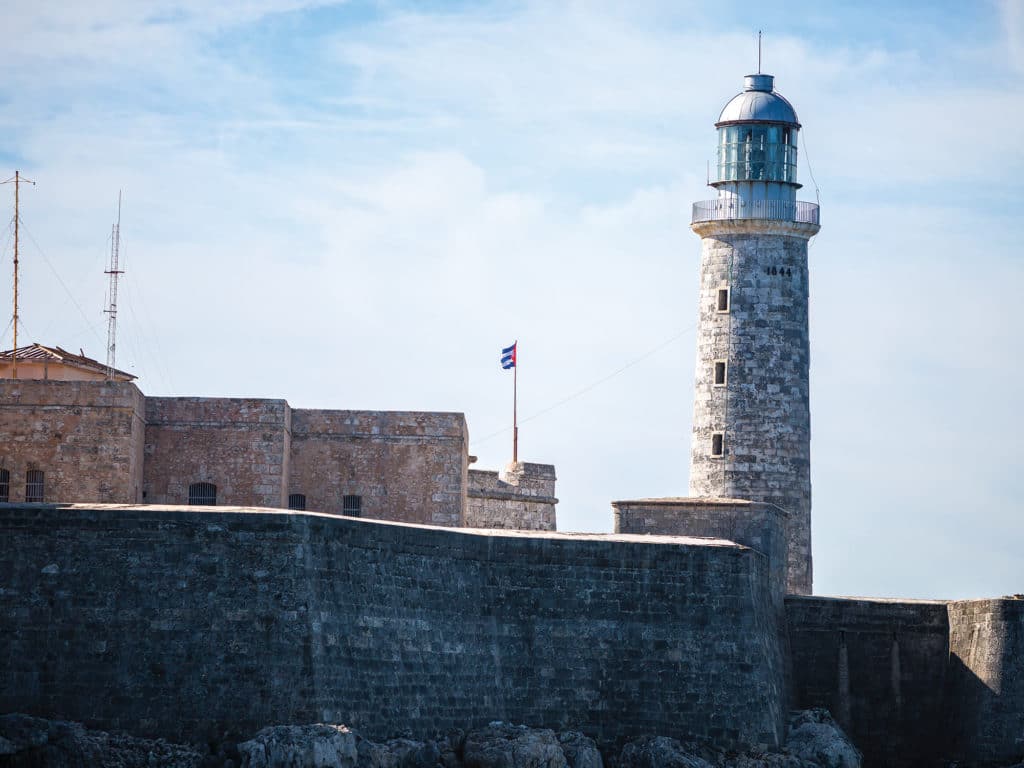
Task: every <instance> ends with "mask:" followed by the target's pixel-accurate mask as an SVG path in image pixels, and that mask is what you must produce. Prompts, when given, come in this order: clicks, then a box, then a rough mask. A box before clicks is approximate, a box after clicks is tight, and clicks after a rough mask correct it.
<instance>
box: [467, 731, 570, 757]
mask: <svg viewBox="0 0 1024 768" xmlns="http://www.w3.org/2000/svg"><path fill="white" fill-rule="evenodd" d="M463 762H464V764H465V767H466V768H567V766H568V763H567V761H566V759H565V753H564V752H562V745H561V744H560V743H559V741H558V737H557V736H555V732H554V731H551V730H548V729H547V728H527V727H526V726H523V725H509V724H508V723H500V722H495V723H491V724H490V725H489V726H488V727H487V728H482V729H481V730H478V731H471V732H470V733H469V735H468V736H466V745H465V748H464V752H463Z"/></svg>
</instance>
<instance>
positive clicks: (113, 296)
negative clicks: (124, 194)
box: [103, 190, 124, 380]
mask: <svg viewBox="0 0 1024 768" xmlns="http://www.w3.org/2000/svg"><path fill="white" fill-rule="evenodd" d="M120 251H121V191H120V190H118V192H117V222H115V224H114V226H113V228H112V229H111V231H110V269H108V270H106V272H104V274H106V275H110V307H109V308H108V309H105V310H103V311H104V312H106V313H107V318H108V319H107V379H108V380H109V379H113V378H114V358H115V357H116V353H117V278H118V276H119V275H123V274H124V270H123V269H121V268H120V263H119V261H120V257H121V254H120Z"/></svg>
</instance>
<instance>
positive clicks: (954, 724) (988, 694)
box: [946, 596, 1024, 764]
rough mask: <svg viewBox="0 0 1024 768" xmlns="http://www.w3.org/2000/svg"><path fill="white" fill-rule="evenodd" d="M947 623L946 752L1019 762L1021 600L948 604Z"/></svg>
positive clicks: (1022, 734)
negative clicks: (947, 750) (948, 651)
mask: <svg viewBox="0 0 1024 768" xmlns="http://www.w3.org/2000/svg"><path fill="white" fill-rule="evenodd" d="M949 623H950V649H949V650H950V655H949V672H948V676H947V697H946V698H947V701H949V702H950V704H951V706H950V708H949V712H948V715H949V718H948V722H947V733H948V734H949V740H950V748H951V749H950V755H951V756H952V757H954V758H957V759H959V760H970V761H977V762H999V763H1002V764H1009V763H1015V762H1018V761H1022V762H1024V599H1020V596H1018V597H1017V598H1016V599H1002V600H963V601H957V602H954V603H950V604H949Z"/></svg>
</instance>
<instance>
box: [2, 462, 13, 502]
mask: <svg viewBox="0 0 1024 768" xmlns="http://www.w3.org/2000/svg"><path fill="white" fill-rule="evenodd" d="M10 500H11V473H10V472H9V471H8V470H6V469H0V502H5V501H10Z"/></svg>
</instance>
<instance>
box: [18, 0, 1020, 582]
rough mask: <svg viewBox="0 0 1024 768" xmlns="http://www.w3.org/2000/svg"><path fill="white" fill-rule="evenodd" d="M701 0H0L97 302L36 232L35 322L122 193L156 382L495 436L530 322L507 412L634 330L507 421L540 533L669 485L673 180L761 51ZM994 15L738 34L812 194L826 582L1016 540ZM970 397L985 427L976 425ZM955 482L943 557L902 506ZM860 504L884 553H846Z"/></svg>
mask: <svg viewBox="0 0 1024 768" xmlns="http://www.w3.org/2000/svg"><path fill="white" fill-rule="evenodd" d="M705 5H706V4H703V3H689V4H677V3H650V4H644V5H643V6H642V7H639V8H629V9H626V8H625V7H624V6H621V5H620V4H612V3H608V4H600V3H598V4H592V3H588V4H585V5H584V4H578V3H570V4H562V5H553V4H550V3H525V4H518V3H516V4H504V3H497V4H483V5H479V4H476V5H468V6H464V7H461V8H457V9H455V10H451V9H449V10H423V9H422V7H419V6H416V7H412V6H406V5H403V4H398V5H391V4H385V5H374V4H365V3H352V4H348V5H340V6H326V5H320V4H315V3H299V2H288V1H286V0H282V1H281V2H270V1H269V0H268V1H267V2H262V3H250V2H245V3H243V2H238V3H229V4H209V3H199V2H195V3H191V2H189V3H185V2H175V3H171V2H161V3H157V2H153V3H137V4H122V3H113V2H108V3H89V4H85V5H83V4H78V5H72V6H68V5H67V4H54V3H49V4H46V3H44V4H42V5H39V4H36V5H34V6H32V7H29V6H26V5H24V4H23V5H22V6H21V7H19V8H17V9H14V11H13V12H12V13H11V14H10V15H9V16H10V18H9V20H8V30H9V38H10V39H13V40H15V41H17V42H16V45H17V49H16V50H15V51H13V52H12V54H13V55H11V56H7V57H5V59H4V61H3V63H0V101H2V102H3V103H4V110H3V111H2V115H0V130H2V131H3V132H4V135H5V136H7V137H8V141H7V143H6V147H5V151H6V153H7V154H6V157H7V158H9V159H8V160H7V162H10V163H17V164H18V165H19V166H20V167H21V168H22V169H23V170H25V171H30V172H31V173H32V174H33V178H36V179H37V181H39V185H38V186H37V187H35V188H33V189H32V190H31V192H30V193H28V194H27V195H26V198H25V200H24V204H25V208H24V211H23V216H24V218H25V221H26V225H27V227H28V229H29V231H31V232H32V234H33V235H34V236H35V237H36V239H37V240H38V241H39V244H40V246H41V247H42V248H43V249H44V250H45V252H46V255H47V258H49V259H50V260H51V261H52V262H53V263H54V265H55V267H56V268H57V269H58V270H60V272H61V274H62V275H63V279H64V282H65V283H66V284H67V285H68V286H69V287H70V289H71V290H72V291H73V293H74V294H75V301H77V302H78V303H79V304H81V305H82V306H83V307H85V308H86V309H87V311H89V312H93V311H94V312H95V326H94V327H93V328H90V327H89V326H88V324H87V323H83V320H82V318H81V316H80V315H79V313H78V312H77V311H76V310H74V309H73V306H72V304H71V303H69V300H68V297H67V296H66V294H65V293H64V291H63V289H61V288H60V287H59V286H57V285H55V284H54V281H53V280H52V277H51V276H50V275H49V273H48V268H46V266H45V264H44V262H43V259H42V257H41V255H39V254H33V252H32V247H31V246H29V250H28V252H27V254H26V257H25V258H24V260H23V263H22V264H23V280H24V287H25V294H24V297H25V301H24V317H25V323H26V326H27V327H28V328H30V329H31V331H32V332H33V333H42V331H43V329H45V330H46V333H47V334H49V337H48V338H46V339H42V338H41V339H39V340H40V341H52V342H54V343H61V344H64V345H65V346H70V347H77V346H79V345H83V346H85V347H86V351H87V352H89V353H92V354H96V355H98V356H100V357H102V349H101V348H97V345H98V344H101V342H97V341H96V339H97V335H99V336H102V332H100V333H99V334H97V332H96V331H97V330H98V329H100V326H101V324H102V321H103V316H102V314H101V311H100V310H101V308H102V297H103V293H104V278H103V275H102V267H103V261H104V258H105V248H106V242H105V237H106V234H107V232H109V224H110V221H111V218H112V216H113V208H114V204H115V201H116V195H117V189H118V188H121V187H124V188H125V189H126V191H127V206H126V216H125V233H126V246H127V250H128V269H129V271H128V275H127V276H126V288H125V291H126V296H127V297H128V298H130V300H131V302H130V305H128V304H127V302H126V309H125V313H124V315H123V316H124V321H123V322H122V324H121V328H122V334H123V339H122V345H121V349H122V355H123V356H124V359H123V363H124V364H125V365H127V366H129V367H133V368H134V369H135V370H137V371H138V372H140V373H141V374H142V376H143V378H142V386H143V388H144V389H145V390H147V391H149V392H151V393H154V394H159V393H168V392H173V393H179V394H210V395H214V394H218V395H230V394H256V395H265V396H276V397H279V396H284V397H287V398H288V399H289V400H290V401H292V402H293V403H294V404H295V405H299V406H312V405H317V406H325V407H379V408H443V409H456V410H464V411H466V412H467V414H468V416H469V419H470V426H471V431H472V436H473V441H474V447H473V449H474V452H477V453H478V454H479V455H480V456H481V460H482V463H484V464H487V465H491V466H495V465H499V464H501V463H502V462H503V461H504V459H505V458H506V455H507V452H508V451H507V450H506V445H505V440H504V436H503V435H499V436H497V437H495V438H493V439H491V440H488V441H485V442H479V444H477V442H478V441H481V439H482V438H484V437H486V436H487V435H490V434H492V433H494V432H496V431H498V430H500V429H501V428H502V427H503V426H505V422H506V421H507V418H506V416H507V413H506V411H507V399H508V398H507V397H506V395H507V394H508V393H507V392H506V391H505V390H506V389H507V387H506V385H507V383H508V382H507V377H506V378H503V374H502V372H501V371H500V370H499V369H497V367H496V366H495V365H494V355H495V353H496V350H497V349H498V348H499V346H500V345H501V344H504V343H507V342H508V341H510V340H511V339H512V338H519V339H520V341H521V343H522V350H523V359H524V364H523V369H522V370H521V371H520V374H521V376H520V387H521V394H522V395H523V412H524V413H525V414H527V415H529V414H531V413H535V412H538V411H543V410H545V409H546V408H547V406H549V405H551V404H553V403H557V402H560V401H561V400H563V399H565V398H567V396H569V395H571V394H573V393H575V392H578V391H580V390H581V389H583V388H585V387H586V386H587V385H588V384H590V383H592V382H595V381H599V380H601V379H603V378H604V377H606V376H607V374H608V373H609V372H611V371H614V370H616V369H618V368H620V367H621V366H622V365H623V364H624V363H625V362H627V361H630V360H634V359H636V358H637V357H639V356H642V355H643V354H644V353H645V352H647V351H650V350H655V349H659V348H660V351H658V352H657V353H655V354H653V355H651V356H650V357H647V358H645V359H644V361H643V362H642V363H641V364H638V365H636V366H634V367H631V368H629V369H628V370H627V371H626V372H624V373H623V374H621V375H620V376H617V377H614V378H612V379H610V380H609V381H608V382H607V383H605V384H602V385H601V386H599V387H597V388H595V389H593V390H590V391H588V392H587V394H586V395H585V396H584V397H579V398H576V399H572V400H569V401H568V402H567V403H566V404H565V405H563V406H562V407H560V408H557V409H555V410H552V411H550V412H547V413H545V415H544V416H543V417H541V418H537V419H535V420H533V421H530V422H528V425H529V426H528V428H524V430H523V436H522V439H523V446H524V451H525V452H526V454H527V455H529V457H530V458H531V459H536V460H540V461H553V462H555V463H557V464H558V468H559V478H560V480H559V483H560V487H559V497H560V498H561V499H562V505H561V509H560V512H559V514H560V516H561V518H560V519H561V524H562V525H563V527H565V528H584V529H595V530H602V529H604V530H606V529H608V528H609V527H610V514H609V508H608V501H609V500H611V499H612V498H622V497H629V496H648V495H658V494H665V495H670V494H681V493H684V492H685V489H686V466H687V461H688V440H689V436H688V429H689V418H690V409H691V401H690V398H691V381H692V375H693V372H692V365H693V349H692V344H693V339H692V336H686V335H685V334H686V331H687V329H688V328H691V327H692V325H693V323H694V320H695V318H696V310H695V307H694V298H695V294H696V270H697V263H698V258H699V243H698V240H697V238H696V237H694V236H693V235H692V233H690V232H689V231H688V226H687V224H688V212H689V204H690V203H691V202H692V201H694V200H698V199H702V198H704V197H709V196H711V195H712V194H713V192H712V191H711V190H708V189H706V188H705V187H704V174H705V163H706V162H707V160H708V159H710V158H712V157H713V152H714V146H715V136H714V129H713V122H714V120H715V118H716V117H717V115H718V110H719V109H720V108H721V107H722V105H723V104H724V103H725V101H726V100H727V99H728V98H729V97H730V96H731V95H732V94H733V93H735V92H737V91H738V90H739V88H740V87H741V77H742V75H743V74H746V70H748V69H750V68H752V65H753V64H754V63H755V54H754V51H755V47H754V44H753V37H752V32H751V31H750V30H746V29H744V28H743V27H742V23H745V21H743V19H744V18H745V17H744V15H743V12H742V10H743V9H742V7H741V6H740V5H739V4H729V3H725V4H718V5H716V6H715V7H714V8H710V7H705ZM989 10H990V11H991V12H990V13H989V11H985V13H987V14H988V15H986V16H984V18H981V19H980V20H979V21H978V22H977V23H976V24H974V25H973V26H971V25H969V24H968V23H967V21H965V19H964V18H963V17H962V16H957V17H955V18H954V17H952V16H951V15H947V12H945V11H942V12H937V13H931V14H928V15H927V18H926V19H925V17H922V16H920V15H918V16H915V15H914V14H912V13H908V14H902V15H901V13H900V11H899V9H894V8H891V7H889V6H888V5H879V7H878V9H877V13H872V14H871V18H872V22H871V23H870V24H859V23H857V21H856V17H857V14H855V13H853V12H849V14H847V12H846V11H844V10H843V9H840V8H831V7H825V6H821V7H816V8H814V9H812V11H810V12H808V13H807V14H805V15H801V16H800V17H799V18H794V19H793V20H792V23H793V24H794V25H797V24H801V25H803V26H799V27H797V26H794V27H793V28H787V29H785V30H783V31H781V32H778V31H773V32H772V33H771V35H770V36H769V38H768V40H769V42H768V44H767V45H766V49H765V63H766V68H767V69H769V70H770V71H773V72H774V74H776V76H777V85H778V87H779V89H780V90H781V91H782V92H783V93H784V94H786V96H787V97H788V98H790V100H791V101H793V103H794V104H795V105H796V108H797V111H798V113H799V115H800V117H801V120H802V121H803V123H804V127H805V131H804V135H805V138H806V140H807V143H806V144H805V145H804V152H803V153H802V155H801V164H802V168H801V173H802V180H803V181H804V182H805V184H807V185H808V186H807V187H806V188H805V189H804V190H803V191H802V192H801V196H803V197H807V198H812V199H813V197H814V190H813V188H812V186H813V185H811V183H810V178H809V175H808V174H807V170H808V160H810V162H811V163H813V169H814V174H815V177H816V179H817V182H818V184H819V185H820V187H821V189H822V204H823V211H824V213H823V217H824V221H825V228H824V229H823V231H822V233H821V235H819V237H818V238H816V240H815V243H814V245H813V246H812V256H811V258H812V270H813V272H812V290H813V294H812V312H813V328H812V339H813V343H814V345H815V347H814V352H813V359H814V368H813V372H812V377H813V378H812V386H813V393H812V397H813V405H812V408H813V409H814V411H813V414H814V423H815V441H814V447H815V464H814V467H815V469H814V471H815V476H814V483H815V504H816V510H817V515H818V517H816V521H815V526H816V528H815V530H816V536H817V538H816V556H817V557H818V560H819V563H821V564H822V565H820V566H819V568H818V571H819V573H820V574H821V579H820V580H819V584H818V586H819V589H823V590H825V591H834V592H868V593H875V594H880V593H885V592H890V593H891V592H903V593H908V594H912V595H924V594H942V595H952V594H954V593H957V590H958V589H960V587H958V586H957V585H962V584H970V585H971V588H973V587H974V586H975V585H988V586H985V587H984V588H985V589H987V590H988V591H998V590H1000V589H1002V590H1003V591H1008V590H1009V589H1010V586H1009V584H1010V582H1011V581H1012V578H1011V577H1013V576H1014V574H1013V573H1011V571H1013V559H1012V558H1011V557H1008V556H1007V557H993V558H987V557H986V556H985V552H984V551H983V550H984V541H985V536H984V535H982V534H981V533H980V532H981V531H984V532H986V534H987V537H988V540H995V539H998V540H1000V541H1002V542H1009V543H1015V544H1016V545H1017V546H1018V549H1024V540H1022V538H1021V536H1022V534H1021V532H1020V530H1019V526H1015V525H1014V524H1013V523H1012V522H1011V521H1010V520H1009V518H1008V517H1007V515H1006V513H1005V510H1006V509H1018V510H1019V501H1017V499H1019V497H1020V494H1021V493H1022V492H1024V488H1021V487H1020V483H1019V481H1018V480H1016V479H1015V478H1016V477H1017V474H1018V473H1016V471H1015V468H1014V466H1013V458H1012V457H1013V456H1014V455H1015V453H1014V450H1013V447H1012V445H1010V441H1011V440H1012V436H1013V435H1016V434H1019V433H1020V432H1021V430H1022V429H1024V423H1022V422H1021V416H1020V415H1019V411H1018V409H1017V408H1016V405H1015V403H1016V394H1015V393H1016V392H1019V390H1020V388H1021V386H1024V382H1022V371H1024V367H1022V366H1020V365H1019V364H1018V363H1017V362H1016V360H1015V359H1009V360H1007V355H1006V352H1005V350H1007V349H1013V348H1015V345H1017V339H1016V337H1017V335H1018V333H1019V329H1020V328H1021V327H1022V326H1024V317H1022V314H1021V313H1022V311H1024V310H1022V309H1021V307H1020V306H1019V303H1018V302H1015V301H1014V300H1013V298H1012V297H1013V296H1014V295H1016V293H1019V289H1020V288H1021V287H1022V286H1021V283H1022V282H1024V275H1022V274H1021V271H1020V266H1019V257H1018V252H1019V247H1018V245H1017V244H1018V243H1019V241H1020V239H1021V237H1022V236H1024V232H1022V231H1021V229H1022V225H1021V223H1020V221H1019V217H1018V216H1017V215H1016V207H1017V205H1018V204H1019V198H1020V194H1021V184H1020V181H1019V180H1020V178H1021V171H1022V170H1024V169H1022V168H1021V154H1020V153H1019V152H1018V151H1017V148H1016V144H1017V141H1018V140H1017V137H1016V133H1015V132H1014V130H1012V126H1015V125H1016V124H1017V123H1019V122H1020V120H1021V118H1022V117H1024V108H1022V106H1024V102H1022V98H1024V96H1022V89H1021V86H1020V85H1019V83H1018V82H1017V81H1018V80H1019V76H1017V75H1014V76H1012V77H1009V76H1008V75H1007V70H1008V65H1007V61H1008V57H1016V59H1013V60H1014V61H1016V62H1017V66H1019V64H1020V47H1021V46H1020V38H1021V11H1020V5H1019V4H1017V3H1013V2H1006V3H1003V4H1002V5H1000V6H998V7H995V6H993V7H992V8H991V9H989ZM950 13H951V12H950ZM982 13H983V11H982V10H978V11H977V15H979V16H981V14H982ZM844 14H846V15H844ZM922 19H925V20H924V21H922ZM965 30H967V31H965ZM939 43H941V45H940V44H939ZM940 50H941V56H940V55H938V54H937V53H936V52H937V51H940ZM991 115H996V116H998V117H999V120H998V121H994V122H991V123H985V122H984V121H982V120H980V119H979V117H980V116H991ZM4 256H5V258H9V254H4ZM681 333H682V334H683V335H680V334H681ZM669 339H675V340H674V341H672V342H671V343H669V344H668V345H667V346H664V347H663V348H662V345H663V344H664V343H665V342H666V340H669ZM1010 358H1012V356H1010ZM995 361H998V362H995ZM994 368H998V370H999V375H998V376H989V375H987V374H986V370H992V369H994ZM979 423H988V424H998V429H989V430H987V431H986V432H985V436H984V440H985V443H984V444H985V445H987V446H988V450H985V451H979V450H976V446H978V445H979V440H980V439H981V434H980V430H979V427H978V425H979ZM950 478H953V479H952V480H951V479H950ZM854 488H855V489H857V490H856V491H852V490H851V489H854ZM864 497H869V498H870V499H871V501H870V503H869V502H866V501H865V500H864ZM879 500H880V501H879ZM967 509H970V510H972V514H971V520H972V522H971V525H972V526H973V527H974V531H975V532H976V533H977V536H976V540H974V539H972V540H971V541H973V542H974V543H973V544H971V546H972V547H974V550H972V552H970V553H964V556H963V558H961V559H957V560H955V561H953V562H951V563H950V562H947V563H943V564H942V565H941V567H940V566H939V565H937V564H935V563H934V562H926V561H925V560H924V559H923V558H925V557H926V556H925V554H919V555H913V556H912V555H910V554H908V551H907V541H908V537H910V536H913V537H915V540H916V541H917V542H918V544H920V546H919V548H918V549H919V550H920V553H926V552H929V551H931V552H938V551H943V548H944V547H946V548H948V547H950V546H952V544H951V541H950V539H951V536H952V535H953V534H951V533H950V532H949V530H947V529H946V528H944V526H957V525H959V524H960V521H959V520H958V515H961V514H963V513H962V510H967ZM978 510H985V511H984V512H983V513H982V512H979V511H978ZM936 521H942V522H941V524H940V523H938V522H936ZM879 530H892V531H893V532H894V533H893V536H892V537H891V538H889V539H886V538H885V537H879V536H878V535H877V533H878V531H879ZM858 536H861V537H862V538H863V539H864V541H865V542H867V541H872V542H873V544H872V546H875V547H877V548H879V550H880V551H890V550H886V547H890V548H891V550H895V549H896V548H897V547H898V548H899V550H900V551H899V553H898V554H899V557H898V558H897V557H896V555H895V554H893V556H892V557H891V559H892V560H893V561H896V560H899V561H900V562H907V563H908V564H907V565H906V566H905V567H904V568H903V569H902V570H900V571H899V572H881V571H880V570H879V569H877V568H873V567H872V566H866V565H865V558H864V557H857V558H847V557H846V555H845V554H844V550H845V548H846V547H847V542H849V541H851V540H856V539H857V537H858ZM880 539H881V540H880ZM965 546H966V544H965ZM914 558H917V559H914ZM961 564H962V565H961ZM1017 564H1018V565H1019V562H1018V563H1017ZM979 569H982V570H985V569H987V570H986V574H987V575H986V576H985V577H984V578H983V579H981V580H979V577H978V576H977V573H978V570H979ZM978 588H982V587H978ZM964 589H966V587H964ZM960 594H963V593H962V592H960Z"/></svg>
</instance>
